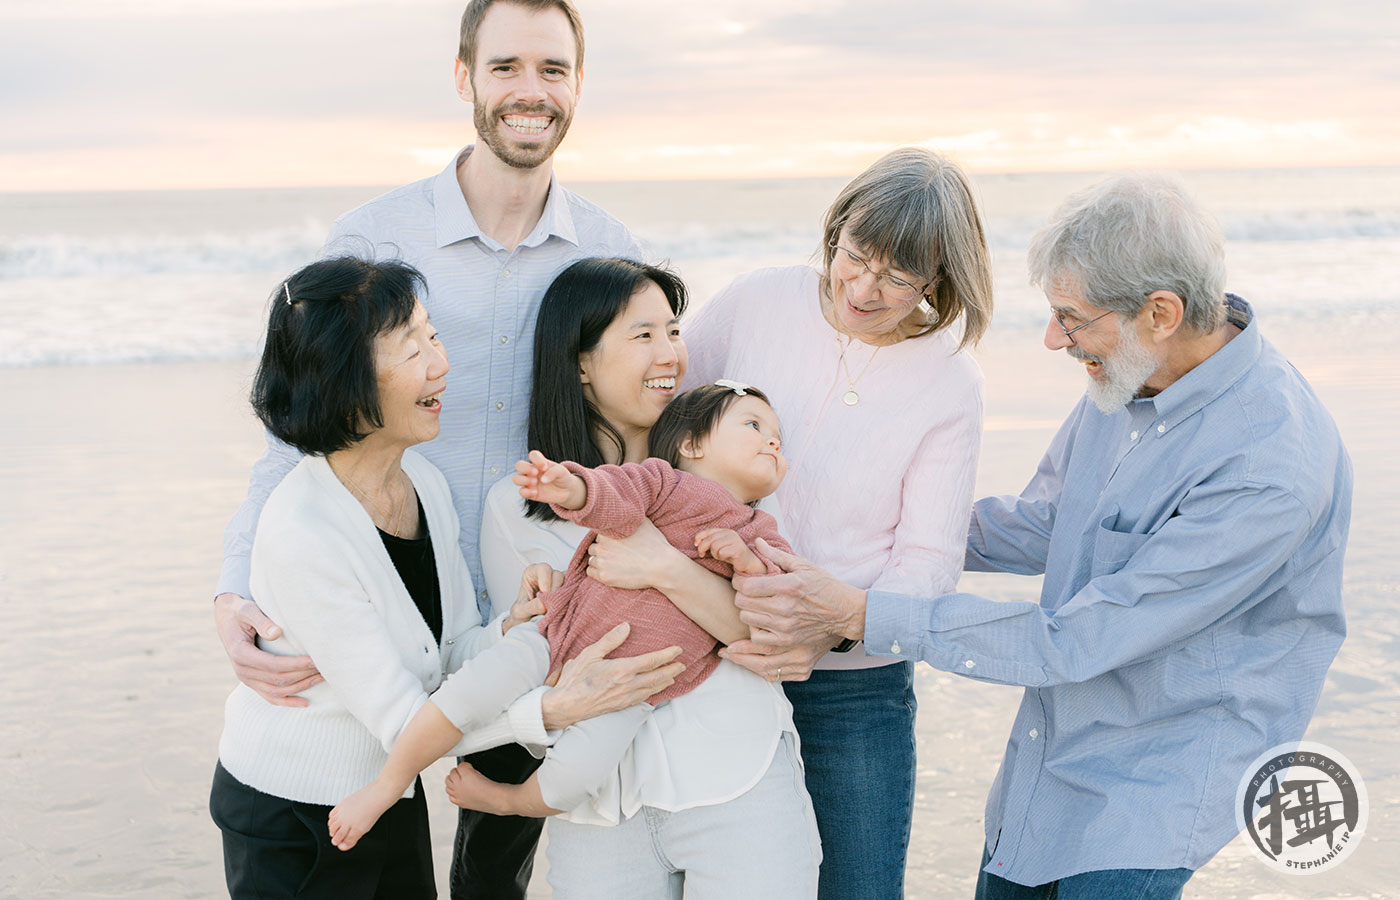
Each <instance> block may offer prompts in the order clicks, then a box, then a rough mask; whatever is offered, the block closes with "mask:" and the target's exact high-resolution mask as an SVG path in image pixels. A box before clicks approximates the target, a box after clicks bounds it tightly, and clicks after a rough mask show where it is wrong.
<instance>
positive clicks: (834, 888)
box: [783, 662, 918, 900]
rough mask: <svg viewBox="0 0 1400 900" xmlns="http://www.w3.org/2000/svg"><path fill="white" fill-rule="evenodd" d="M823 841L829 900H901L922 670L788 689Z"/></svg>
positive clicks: (846, 675)
mask: <svg viewBox="0 0 1400 900" xmlns="http://www.w3.org/2000/svg"><path fill="white" fill-rule="evenodd" d="M783 689H784V690H785V691H786V692H787V696H788V699H789V700H791V701H792V708H793V721H794V722H795V723H796V724H797V733H798V735H799V736H800V737H801V738H802V761H803V763H804V764H805V766H806V769H807V791H808V792H809V793H810V794H811V795H812V807H813V809H814V811H815V812H816V815H817V828H818V830H819V831H820V832H821V837H822V867H821V879H820V885H819V892H818V895H817V896H818V897H820V898H821V900H900V898H902V897H903V896H904V857H905V854H906V853H907V852H908V850H909V828H910V823H911V822H912V820H913V815H914V710H915V709H916V707H917V705H918V704H917V701H916V700H915V699H914V664H913V663H909V662H899V663H895V664H893V665H889V666H880V667H878V668H874V669H845V670H838V669H820V670H818V671H815V672H813V673H812V677H811V678H810V679H809V680H807V681H790V682H787V683H785V684H784V685H783Z"/></svg>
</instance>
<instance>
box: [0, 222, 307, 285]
mask: <svg viewBox="0 0 1400 900" xmlns="http://www.w3.org/2000/svg"><path fill="white" fill-rule="evenodd" d="M324 239H325V229H324V228H323V227H319V226H318V227H317V228H315V229H314V230H313V229H311V228H303V229H290V228H284V229H273V230H269V231H263V232H258V233H253V234H219V233H217V232H213V233H204V234H199V235H192V236H179V235H141V236H137V235H123V236H103V237H88V236H70V235H48V236H45V237H18V238H9V239H0V279H7V280H8V279H22V278H91V277H130V276H133V275H162V274H172V275H174V274H181V275H183V274H225V275H226V274H234V273H243V272H268V271H272V272H290V271H292V270H294V269H296V268H297V267H298V266H301V265H304V264H305V263H306V262H307V261H308V260H311V259H315V258H316V255H317V254H318V253H319V252H320V249H321V244H322V242H323V241H324Z"/></svg>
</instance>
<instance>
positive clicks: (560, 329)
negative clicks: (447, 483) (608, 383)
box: [525, 258, 686, 522]
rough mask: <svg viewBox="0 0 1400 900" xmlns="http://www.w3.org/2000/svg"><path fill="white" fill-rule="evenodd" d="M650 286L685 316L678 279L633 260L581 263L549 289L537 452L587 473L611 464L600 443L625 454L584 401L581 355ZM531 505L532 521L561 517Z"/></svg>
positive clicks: (537, 382) (540, 340) (534, 404)
mask: <svg viewBox="0 0 1400 900" xmlns="http://www.w3.org/2000/svg"><path fill="white" fill-rule="evenodd" d="M648 284H655V285H656V286H657V287H659V288H660V289H661V292H662V293H663V294H665V295H666V302H667V303H668V304H669V305H670V307H671V312H672V313H674V314H675V315H677V316H679V315H680V314H681V313H683V312H685V305H686V290H685V284H684V283H683V282H682V281H681V280H680V278H679V277H678V276H677V275H676V274H675V273H673V272H671V271H669V270H667V269H664V268H660V267H658V266H651V265H647V264H645V263H639V262H634V261H633V260H630V259H616V258H594V259H581V260H579V261H578V262H576V263H574V264H573V265H571V266H569V267H568V268H567V269H565V270H564V271H562V272H560V273H559V275H558V277H557V278H555V279H554V282H553V283H552V284H550V286H549V290H547V291H545V294H544V299H543V300H541V301H540V313H539V318H538V319H537V320H536V323H535V362H534V372H533V377H534V382H533V385H534V387H533V389H532V390H531V393H530V426H529V429H530V430H529V440H530V449H531V450H538V451H540V452H541V453H543V454H544V455H545V456H547V457H549V458H550V459H553V460H566V459H569V460H573V461H574V462H576V463H579V464H580V465H584V466H589V467H593V466H601V465H603V464H604V463H605V462H606V461H607V460H606V459H605V457H604V454H603V451H602V450H600V449H599V447H598V444H597V441H599V440H603V441H606V442H608V443H609V444H611V445H612V446H613V448H614V449H615V450H616V451H617V452H618V453H619V454H621V453H622V452H623V450H624V446H625V445H624V442H623V439H622V435H621V434H619V433H618V430H617V429H616V428H615V427H613V424H612V423H611V422H609V421H608V420H607V419H605V418H603V416H602V414H601V413H599V412H598V409H597V407H595V406H594V405H593V404H592V403H589V402H588V400H587V399H586V398H585V397H584V396H583V383H582V382H581V381H579V356H580V355H582V354H584V353H589V352H591V351H592V350H594V349H595V348H596V347H597V346H598V341H599V340H600V339H601V338H602V336H603V332H604V331H606V330H607V328H608V326H609V325H611V324H612V323H613V320H614V319H616V318H617V317H618V316H619V315H621V314H622V311H623V310H625V309H626V308H627V303H628V301H630V300H631V299H632V297H633V295H634V294H636V293H637V292H638V291H641V290H644V289H645V288H646V286H647V285H648ZM525 505H526V508H527V510H528V513H527V514H528V516H529V517H530V518H532V519H539V520H541V521H546V522H547V521H551V520H555V519H558V518H559V517H558V516H556V515H555V514H554V511H553V510H551V509H550V508H549V504H547V503H540V502H538V501H535V500H527V501H525Z"/></svg>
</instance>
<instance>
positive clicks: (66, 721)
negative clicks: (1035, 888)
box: [0, 316, 1400, 900]
mask: <svg viewBox="0 0 1400 900" xmlns="http://www.w3.org/2000/svg"><path fill="white" fill-rule="evenodd" d="M1393 318H1394V317H1393V316H1384V317H1381V319H1380V320H1379V321H1374V322H1369V323H1365V322H1363V323H1361V324H1362V325H1363V326H1364V325H1370V326H1372V327H1361V328H1359V329H1356V330H1351V331H1350V336H1349V337H1346V338H1343V337H1341V336H1339V335H1337V334H1336V333H1335V332H1333V333H1331V336H1330V337H1328V336H1325V335H1324V336H1322V338H1323V339H1322V340H1321V342H1319V338H1320V336H1319V334H1318V333H1314V332H1313V330H1312V329H1302V328H1300V329H1297V330H1296V331H1295V332H1294V333H1290V334H1285V335H1272V334H1270V333H1269V332H1268V331H1267V326H1266V331H1265V334H1266V336H1269V337H1272V338H1273V339H1274V340H1275V342H1276V343H1278V344H1279V345H1280V346H1281V347H1282V348H1283V349H1284V350H1285V352H1287V353H1289V355H1290V356H1291V357H1292V358H1293V360H1294V362H1295V363H1296V364H1297V365H1298V366H1299V368H1300V369H1301V370H1302V371H1303V372H1304V374H1305V375H1307V376H1308V377H1309V379H1310V380H1311V381H1312V383H1313V384H1314V386H1315V388H1316V389H1317V391H1318V393H1319V394H1320V395H1321V396H1322V397H1323V399H1324V401H1325V402H1326V403H1327V404H1328V406H1329V407H1330V409H1331V410H1332V412H1333V415H1334V416H1335V417H1336V419H1337V421H1338V423H1339V425H1340V426H1341V429H1342V433H1343V435H1344V436H1345V438H1346V441H1347V444H1348V446H1349V448H1350V450H1351V453H1352V455H1353V459H1354V462H1355V466H1356V485H1357V490H1356V502H1355V510H1354V514H1353V521H1352V531H1351V544H1350V549H1349V552H1348V561H1347V574H1346V583H1347V587H1346V602H1347V606H1348V613H1349V619H1350V632H1351V633H1350V636H1349V637H1348V639H1347V642H1346V644H1345V646H1344V647H1343V648H1342V652H1341V655H1340V656H1339V658H1338V660H1337V662H1336V663H1335V664H1334V666H1333V667H1332V670H1331V674H1330V675H1329V677H1328V680H1327V687H1326V690H1325V692H1324V694H1323V697H1322V701H1321V704H1320V706H1319V708H1318V711H1317V714H1316V716H1315V718H1314V720H1313V726H1312V729H1311V731H1310V733H1309V737H1310V739H1312V740H1317V741H1321V742H1323V743H1326V744H1330V745H1331V746H1333V747H1336V748H1337V749H1339V750H1340V751H1342V752H1343V753H1344V754H1346V755H1347V756H1348V757H1350V759H1351V760H1352V761H1353V762H1354V763H1355V764H1356V765H1357V766H1358V767H1359V768H1360V769H1361V773H1360V774H1361V777H1362V778H1363V779H1364V780H1365V783H1366V786H1367V788H1368V790H1369V793H1370V802H1371V819H1370V824H1369V827H1368V830H1367V833H1366V836H1365V839H1364V842H1363V844H1362V845H1361V846H1360V847H1359V848H1358V849H1357V850H1356V852H1355V854H1354V855H1353V856H1352V857H1351V858H1350V859H1349V860H1348V861H1347V862H1346V863H1345V864H1344V865H1342V866H1341V867H1340V868H1338V869H1336V870H1332V871H1328V872H1326V873H1324V874H1321V875H1317V876H1285V875H1278V874H1274V873H1272V872H1271V871H1269V870H1267V869H1266V868H1265V867H1264V866H1263V865H1262V864H1260V863H1259V862H1257V861H1256V860H1255V859H1254V858H1253V857H1252V856H1251V855H1250V854H1249V852H1248V850H1247V849H1246V848H1245V847H1244V846H1243V844H1242V843H1240V842H1239V841H1238V840H1237V841H1236V842H1235V843H1234V844H1232V845H1230V846H1229V847H1227V848H1226V849H1225V851H1223V852H1222V853H1221V854H1220V855H1219V856H1218V857H1217V858H1216V859H1215V860H1214V861H1213V862H1211V863H1210V864H1209V865H1208V866H1206V867H1205V868H1204V869H1202V870H1201V871H1200V872H1199V873H1198V875H1197V876H1196V877H1195V878H1194V879H1193V880H1192V881H1191V882H1190V883H1189V884H1188V885H1187V888H1186V892H1185V896H1186V897H1188V898H1198V900H1204V898H1222V900H1229V898H1240V900H1284V898H1297V900H1302V898H1316V900H1323V898H1362V897H1364V898H1381V897H1384V896H1391V895H1393V886H1394V884H1395V882H1396V880H1397V877H1400V827H1397V820H1400V790H1397V788H1398V787H1400V763H1397V762H1396V761H1395V755H1394V746H1395V734H1396V729H1397V726H1400V689H1397V685H1398V684H1400V650H1398V649H1397V648H1398V647H1400V625H1397V621H1396V618H1395V617H1394V616H1393V615H1392V614H1391V609H1392V607H1393V604H1394V603H1395V601H1396V598H1397V590H1400V582H1398V581H1397V578H1396V574H1395V566H1394V563H1393V561H1392V554H1393V550H1392V546H1391V545H1392V544H1393V542H1394V539H1395V538H1396V536H1397V535H1400V527H1397V514H1396V509H1397V505H1400V475H1398V474H1397V472H1396V471H1395V468H1394V466H1393V464H1392V462H1391V459H1392V451H1391V446H1392V444H1393V440H1394V437H1395V425H1394V423H1395V422H1396V421H1397V412H1400V409H1397V407H1400V401H1397V399H1396V398H1397V391H1396V388H1397V387H1400V377H1398V376H1397V375H1396V373H1395V371H1394V367H1393V362H1392V359H1391V355H1390V353H1389V351H1387V350H1386V349H1385V348H1384V347H1383V346H1382V345H1383V343H1388V342H1385V341H1383V338H1382V336H1383V335H1384V334H1387V333H1390V334H1393V329H1392V328H1390V327H1389V326H1390V325H1392V324H1394V323H1393V322H1392V321H1391V320H1392V319H1393ZM1358 334H1360V335H1361V336H1360V337H1357V335H1358ZM1367 335H1374V336H1367ZM979 358H980V360H981V362H982V365H983V368H984V370H985V371H986V373H987V379H988V408H987V433H986V437H985V441H984V448H983V457H982V465H981V472H980V476H979V492H980V493H989V492H996V493H1005V492H1014V491H1016V490H1019V488H1020V487H1021V486H1022V484H1023V483H1024V482H1025V480H1026V479H1027V478H1028V477H1029V475H1030V473H1031V471H1032V470H1033V467H1034V465H1035V462H1036V460H1037V459H1038V458H1039V455H1040V453H1041V451H1042V450H1043V449H1044V447H1045V445H1046V443H1047V442H1048V441H1049V438H1050V436H1051V434H1052V432H1053V430H1054V428H1055V427H1056V426H1057V425H1058V424H1059V422H1060V420H1061V418H1062V417H1063V415H1064V414H1065V412H1067V411H1068V409H1069V408H1070V406H1072V404H1073V403H1074V402H1075V400H1076V398H1077V397H1078V395H1079V393H1080V391H1081V390H1082V378H1083V374H1082V371H1081V370H1080V368H1079V367H1078V366H1075V365H1073V364H1072V363H1070V362H1069V361H1067V360H1066V359H1064V357H1063V355H1052V354H1050V353H1046V352H1045V351H1044V350H1043V349H1040V348H1039V346H1038V342H1037V339H1036V338H1035V337H1034V336H1033V335H1029V334H1027V333H1026V332H1025V331H1017V332H1011V333H1009V334H1004V335H1003V334H998V333H995V332H994V334H993V336H992V337H991V338H990V339H989V340H988V341H987V342H986V343H985V344H984V346H983V348H982V350H981V351H980V352H979ZM251 368H252V363H251V362H249V361H242V362H202V363H166V364H150V365H134V364H133V365H112V366H73V367H36V368H17V369H0V421H3V422H4V423H5V424H4V427H3V429H0V497H3V498H4V503H2V504H0V681H3V684H4V686H5V692H4V700H3V703H4V708H3V712H4V715H3V717H0V784H3V786H4V793H3V810H4V815H3V816H0V896H4V897H16V898H26V900H39V898H97V897H117V896H121V897H131V896H137V897H145V898H179V897H184V898H196V897H218V896H222V895H223V893H224V892H223V872H222V861H221V856H220V845H219V837H218V832H217V830H216V829H215V828H214V826H213V824H212V823H211V822H210V820H209V817H208V813H207V809H206V801H207V795H208V785H209V779H210V775H211V772H212V769H213V765H214V759H215V756H216V745H217V740H218V735H219V730H220V727H221V720H222V705H223V700H224V697H225V695H226V694H227V692H228V690H229V689H230V687H231V686H232V683H233V680H232V675H231V672H230V669H229V667H228V664H227V661H226V659H225V657H224V655H223V652H222V650H221V649H220V647H219V644H218V642H217V640H216V638H215V636H214V630H213V621H212V615H211V609H210V602H209V601H210V594H211V590H212V585H213V580H214V577H215V573H216V571H217V568H218V564H219V560H220V556H221V553H220V545H219V542H220V534H221V532H222V529H223V526H224V524H225V522H226V521H227V519H228V516H229V514H230V513H231V511H232V510H233V508H234V507H235V505H236V504H237V503H238V502H239V500H240V499H241V498H242V495H243V491H244V485H245V479H246V476H247V470H248V466H249V465H250V464H251V462H252V461H253V459H254V458H256V456H257V454H258V453H259V452H260V447H261V433H260V430H259V427H258V426H257V424H256V422H255V421H254V420H253V418H252V416H251V414H250V413H249V412H248V411H247V406H246V402H245V399H244V394H245V392H246V389H247V383H248V379H249V375H250V372H251ZM963 587H964V588H965V589H968V590H975V591H980V592H984V593H986V594H988V595H990V596H994V597H998V598H1003V599H1012V598H1034V597H1035V596H1036V591H1037V589H1038V584H1037V581H1036V580H1035V579H1017V578H1012V577H1009V576H986V575H979V576H966V577H965V579H964V581H963ZM918 687H919V701H920V707H921V708H920V716H919V780H918V798H917V808H916V814H915V824H914V836H913V842H912V846H911V848H910V854H909V876H908V896H909V897H911V898H918V900H934V898H945V897H968V896H970V895H971V889H972V883H973V879H974V876H975V867H976V861H977V858H978V854H979V852H980V846H981V840H982V838H981V820H982V804H983V801H984V799H985V796H986V790H987V787H988V786H989V784H990V782H991V779H992V777H993V776H994V774H995V772H996V768H997V764H998V761H999V759H1000V755H1001V751H1002V747H1003V744H1004V741H1005V738H1006V731H1007V728H1008V727H1009V725H1010V722H1011V718H1012V714H1013V712H1014V710H1015V708H1016V705H1017V703H1018V702H1019V697H1020V691H1019V690H1018V689H1011V688H1005V687H995V686H989V685H984V684H978V683H974V682H970V681H967V680H965V679H961V678H958V677H956V676H953V675H947V674H943V673H939V672H936V671H934V670H932V669H930V668H928V667H927V666H921V667H919V675H918ZM445 771H446V765H445V764H440V765H439V768H438V769H435V770H434V771H433V772H430V773H429V774H428V775H427V776H425V778H424V781H425V783H426V784H427V785H428V786H429V797H430V806H431V810H432V817H433V828H434V833H435V838H434V855H435V858H436V859H437V863H438V870H439V889H440V891H441V893H442V895H443V896H446V893H447V891H446V884H447V882H446V877H445V873H446V867H447V862H448V859H449V856H450V847H451V836H452V829H453V822H454V820H453V808H452V807H451V806H450V805H448V804H447V802H446V800H445V798H443V796H442V795H441V791H440V785H441V777H442V775H443V774H444V773H445ZM535 894H536V895H538V896H541V897H544V896H549V893H548V888H547V887H546V886H544V885H543V883H542V879H540V878H538V877H537V879H536V889H535Z"/></svg>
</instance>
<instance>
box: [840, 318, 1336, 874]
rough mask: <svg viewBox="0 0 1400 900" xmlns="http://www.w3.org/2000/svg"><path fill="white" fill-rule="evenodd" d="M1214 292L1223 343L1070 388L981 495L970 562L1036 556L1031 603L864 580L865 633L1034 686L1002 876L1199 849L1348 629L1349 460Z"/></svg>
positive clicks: (1300, 391)
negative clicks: (1010, 477)
mask: <svg viewBox="0 0 1400 900" xmlns="http://www.w3.org/2000/svg"><path fill="white" fill-rule="evenodd" d="M1228 300H1229V303H1230V307H1231V318H1232V320H1233V321H1235V322H1236V323H1237V324H1240V325H1242V326H1244V330H1243V331H1242V332H1241V333H1239V334H1238V335H1236V336H1235V338H1234V339H1233V340H1232V341H1230V342H1229V343H1228V344H1226V345H1225V346H1224V347H1223V348H1221V349H1220V350H1219V351H1217V352H1216V353H1215V354H1213V355H1212V356H1210V357H1209V358H1208V359H1206V360H1205V361H1204V362H1202V363H1201V364H1200V365H1198V366H1197V367H1196V368H1194V369H1192V370H1191V371H1190V372H1188V373H1187V374H1186V375H1185V376H1183V377H1182V378H1180V379H1179V380H1178V381H1176V382H1175V383H1173V384H1172V385H1171V386H1170V387H1168V388H1167V389H1166V390H1164V391H1162V392H1161V393H1160V394H1158V395H1157V396H1155V397H1150V398H1140V399H1136V400H1133V401H1131V402H1130V403H1129V404H1128V405H1127V407H1126V408H1124V409H1122V410H1119V411H1117V412H1115V413H1113V414H1112V415H1105V414H1103V413H1101V412H1100V411H1099V410H1098V409H1097V408H1096V407H1094V406H1093V405H1092V403H1090V402H1089V401H1088V399H1087V397H1086V398H1085V399H1084V400H1081V401H1080V403H1079V405H1078V406H1077V407H1076V408H1075V410H1074V412H1073V413H1071V415H1070V417H1069V419H1068V420H1067V421H1066V422H1065V423H1064V425H1063V426H1061V428H1060V431H1059V433H1058V434H1056V436H1055V438H1054V440H1053V441H1052V442H1051V444H1050V449H1049V450H1048V451H1047V452H1046V454H1045V457H1044V459H1042V460H1041V463H1040V467H1039V469H1038V470H1037V472H1036V474H1035V477H1034V478H1032V479H1031V482H1030V484H1028V485H1027V486H1026V489H1025V490H1024V491H1022V492H1021V495H1020V496H1018V497H1013V496H1007V497H990V498H986V499H984V500H981V501H979V502H978V503H977V504H976V505H975V507H974V510H973V516H972V525H971V529H970V531H969V536H968V550H967V568H968V569H969V570H976V571H995V572H1014V573H1019V574H1024V575H1035V574H1040V573H1044V575H1045V581H1044V587H1043V592H1042V594H1041V600H1040V603H1039V605H1036V604H1033V603H1027V602H997V601H993V600H987V599H985V598H982V597H976V596H972V595H969V594H948V595H945V596H942V597H938V598H935V599H932V600H929V599H919V598H914V597H905V596H900V595H895V594H881V593H876V592H871V593H870V595H869V600H868V606H867V611H866V632H865V641H866V648H867V652H870V653H880V652H882V651H884V652H887V653H888V654H889V655H897V656H903V657H906V658H909V659H922V660H924V661H925V662H928V663H929V664H930V665H933V666H934V667H936V668H939V669H943V670H945V671H949V672H957V673H959V674H962V675H967V676H969V677H972V678H978V679H983V680H986V681H992V682H997V683H1001V684H1018V685H1024V686H1025V687H1026V693H1025V697H1024V699H1023V700H1022V702H1021V707H1020V710H1019V711H1018V713H1017V715H1016V721H1015V724H1014V725H1013V726H1012V730H1011V737H1010V739H1009V740H1008V742H1007V746H1006V755H1005V757H1004V759H1003V760H1002V766H1001V771H1000V772H999V773H998V775H997V778H996V781H995V783H994V784H993V785H992V789H991V793H990V795H989V796H988V798H987V809H986V839H987V847H988V848H989V849H990V851H991V859H990V862H989V863H988V865H987V866H986V871H987V872H990V873H992V874H994V875H998V876H1001V877H1002V878H1006V879H1008V880H1010V881H1014V882H1017V883H1020V884H1025V885H1038V884H1044V883H1047V882H1050V881H1054V880H1056V879H1059V878H1064V877H1067V876H1070V875H1074V874H1077V873H1080V872H1088V871H1096V870H1101V869H1124V868H1141V869H1170V868H1178V867H1185V868H1190V869H1196V868H1199V867H1200V866H1202V865H1203V864H1205V863H1206V861H1208V860H1209V859H1210V858H1211V857H1212V856H1213V855H1214V854H1215V853H1216V852H1217V851H1218V850H1219V849H1220V848H1221V847H1223V846H1224V845H1225V844H1226V843H1228V842H1229V841H1230V840H1231V839H1232V838H1233V837H1234V835H1235V833H1236V830H1237V829H1236V825H1235V813H1234V801H1235V793H1236V789H1237V788H1238V786H1239V782H1240V779H1241V778H1242V777H1244V775H1245V770H1246V767H1247V766H1248V765H1249V763H1250V762H1251V761H1252V760H1253V759H1254V758H1255V757H1256V756H1258V755H1259V754H1261V753H1263V752H1264V751H1265V750H1267V749H1269V748H1270V747H1272V746H1274V745H1275V744H1279V743H1284V742H1288V741H1296V740H1298V739H1300V738H1301V737H1302V736H1303V732H1304V731H1305V730H1306V728H1307V725H1308V720H1309V718H1310V717H1311V716H1312V712H1313V709H1314V707H1315V706H1316V704H1317V698H1318V694H1319V692H1320V691H1321V689H1322V683H1323V677H1324V675H1325V673H1326V671H1327V667H1328V666H1329V665H1330V664H1331V661H1332V659H1333V657H1334V656H1335V655H1336V653H1337V648H1338V647H1339V646H1340V645H1341V642H1342V638H1343V636H1344V634H1345V631H1346V626H1345V621H1344V618H1343V613H1342V597H1341V587H1342V555H1343V551H1344V550H1345V547H1346V538H1347V527H1348V523H1349V519H1350V510H1351V488H1352V472H1351V463H1350V460H1349V459H1348V457H1347V453H1346V449H1345V448H1344V447H1343V446H1342V442H1341V438H1340V436H1339V434H1338V432H1337V428H1336V425H1335V424H1334V423H1333V421H1332V418H1331V416H1330V415H1328V413H1327V411H1326V410H1325V409H1324V408H1323V407H1322V404H1321V403H1320V402H1319V401H1318V399H1317V397H1316V396H1315V395H1314V394H1313V392H1312V389H1311V388H1310V387H1309V386H1308V384H1307V382H1306V381H1304V380H1303V378H1302V376H1301V375H1299V374H1298V372H1297V370H1295V369H1294V368H1293V367H1292V365H1290V364H1289V362H1288V361H1287V360H1286V359H1284V358H1283V356H1282V355H1281V354H1280V353H1279V352H1278V351H1277V350H1276V349H1275V348H1274V347H1273V346H1272V345H1271V344H1269V343H1268V342H1267V341H1265V340H1263V338H1262V337H1261V336H1260V334H1259V326H1258V324H1257V323H1255V322H1253V321H1251V319H1252V311H1251V310H1250V309H1249V307H1248V305H1247V304H1245V303H1244V301H1242V300H1240V299H1239V298H1237V297H1234V296H1230V297H1229V298H1228ZM896 648H897V649H896Z"/></svg>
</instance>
